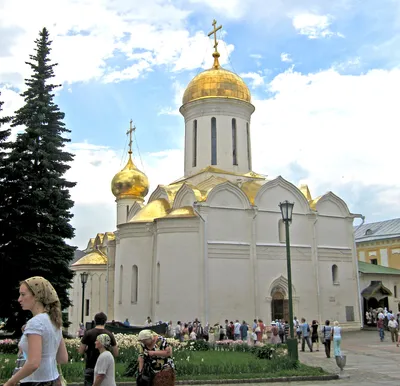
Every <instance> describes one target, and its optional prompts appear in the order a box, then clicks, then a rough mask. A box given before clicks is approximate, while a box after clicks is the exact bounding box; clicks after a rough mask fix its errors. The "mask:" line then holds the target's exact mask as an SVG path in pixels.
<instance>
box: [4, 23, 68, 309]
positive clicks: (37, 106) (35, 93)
mask: <svg viewBox="0 0 400 386" xmlns="http://www.w3.org/2000/svg"><path fill="white" fill-rule="evenodd" d="M35 43H36V45H37V46H36V49H35V54H34V55H31V56H30V62H27V64H28V65H29V66H30V67H31V69H32V75H31V77H30V78H29V79H26V80H25V83H26V86H27V90H26V91H25V92H24V93H22V94H21V95H22V96H23V97H24V100H25V105H24V106H23V107H22V108H21V109H19V110H18V111H16V112H15V117H14V118H13V120H12V125H11V126H12V127H16V126H23V127H25V130H24V132H22V133H20V134H18V136H17V139H16V141H15V142H14V143H13V144H12V145H11V151H10V153H9V155H8V158H7V163H6V166H5V181H4V190H5V192H6V194H5V196H6V197H5V211H4V213H3V214H2V216H3V218H2V219H1V221H2V223H3V225H4V227H3V228H4V229H5V232H4V233H3V234H1V236H2V239H1V240H0V257H1V259H2V267H3V270H2V273H3V274H4V275H6V277H7V280H4V281H3V280H1V281H0V293H1V294H2V296H0V317H1V316H3V317H5V316H10V315H12V314H15V310H18V309H19V306H18V305H16V302H15V300H16V299H17V298H18V286H19V282H20V281H21V280H24V279H26V278H28V277H30V276H43V277H45V278H47V279H48V280H49V281H50V282H51V283H52V284H53V285H54V287H55V289H56V290H57V293H58V295H59V297H60V301H61V304H62V306H63V307H64V308H65V307H67V306H69V304H70V302H69V299H68V294H67V291H68V289H69V288H70V286H71V284H70V283H71V280H72V277H73V272H72V271H71V269H70V267H69V264H70V262H71V260H72V259H73V256H74V250H75V248H74V247H71V246H69V245H68V244H67V243H66V240H68V239H71V238H72V237H73V236H74V229H73V228H72V226H71V224H70V220H71V218H72V214H71V212H70V210H71V208H72V207H73V201H72V200H71V198H70V194H69V189H70V188H72V187H73V186H75V183H73V182H69V181H67V180H66V179H65V177H64V175H65V173H66V171H67V170H68V169H69V168H70V166H69V163H70V162H71V161H72V159H73V156H72V155H71V154H69V153H68V152H66V151H65V149H64V147H65V144H66V143H67V142H69V139H67V138H66V137H65V135H66V134H67V133H69V132H70V131H69V130H68V129H67V128H66V127H65V124H64V123H63V122H62V120H63V119H64V113H62V112H61V111H60V109H59V108H58V106H57V104H55V103H54V94H53V90H54V89H55V88H57V87H58V86H57V85H54V84H52V83H51V78H53V77H54V70H53V69H54V67H55V66H56V64H51V63H50V58H49V54H50V51H51V48H50V46H51V41H50V40H49V34H48V31H47V30H46V29H45V28H44V29H43V30H42V31H41V32H40V34H39V38H38V39H37V40H36V41H35Z"/></svg>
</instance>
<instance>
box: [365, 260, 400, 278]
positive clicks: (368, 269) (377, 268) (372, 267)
mask: <svg viewBox="0 0 400 386" xmlns="http://www.w3.org/2000/svg"><path fill="white" fill-rule="evenodd" d="M358 271H359V272H361V273H372V274H381V275H400V269H396V268H389V267H384V266H383V265H376V264H370V263H365V262H363V261H359V262H358Z"/></svg>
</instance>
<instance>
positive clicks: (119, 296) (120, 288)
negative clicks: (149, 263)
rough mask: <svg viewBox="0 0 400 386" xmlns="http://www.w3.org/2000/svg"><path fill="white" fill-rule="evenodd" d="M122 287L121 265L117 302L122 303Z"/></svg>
mask: <svg viewBox="0 0 400 386" xmlns="http://www.w3.org/2000/svg"><path fill="white" fill-rule="evenodd" d="M123 288H124V267H123V266H122V265H121V266H120V267H119V294H118V300H119V304H122V291H123Z"/></svg>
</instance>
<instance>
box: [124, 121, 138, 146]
mask: <svg viewBox="0 0 400 386" xmlns="http://www.w3.org/2000/svg"><path fill="white" fill-rule="evenodd" d="M135 130H136V127H135V126H132V119H131V120H130V122H129V130H128V131H127V132H126V135H128V134H129V144H128V146H129V151H128V153H129V154H132V133H133V132H134V131H135Z"/></svg>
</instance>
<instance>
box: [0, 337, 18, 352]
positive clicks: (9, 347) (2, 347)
mask: <svg viewBox="0 0 400 386" xmlns="http://www.w3.org/2000/svg"><path fill="white" fill-rule="evenodd" d="M17 353H18V342H17V341H16V340H11V339H5V340H0V354H17Z"/></svg>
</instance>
